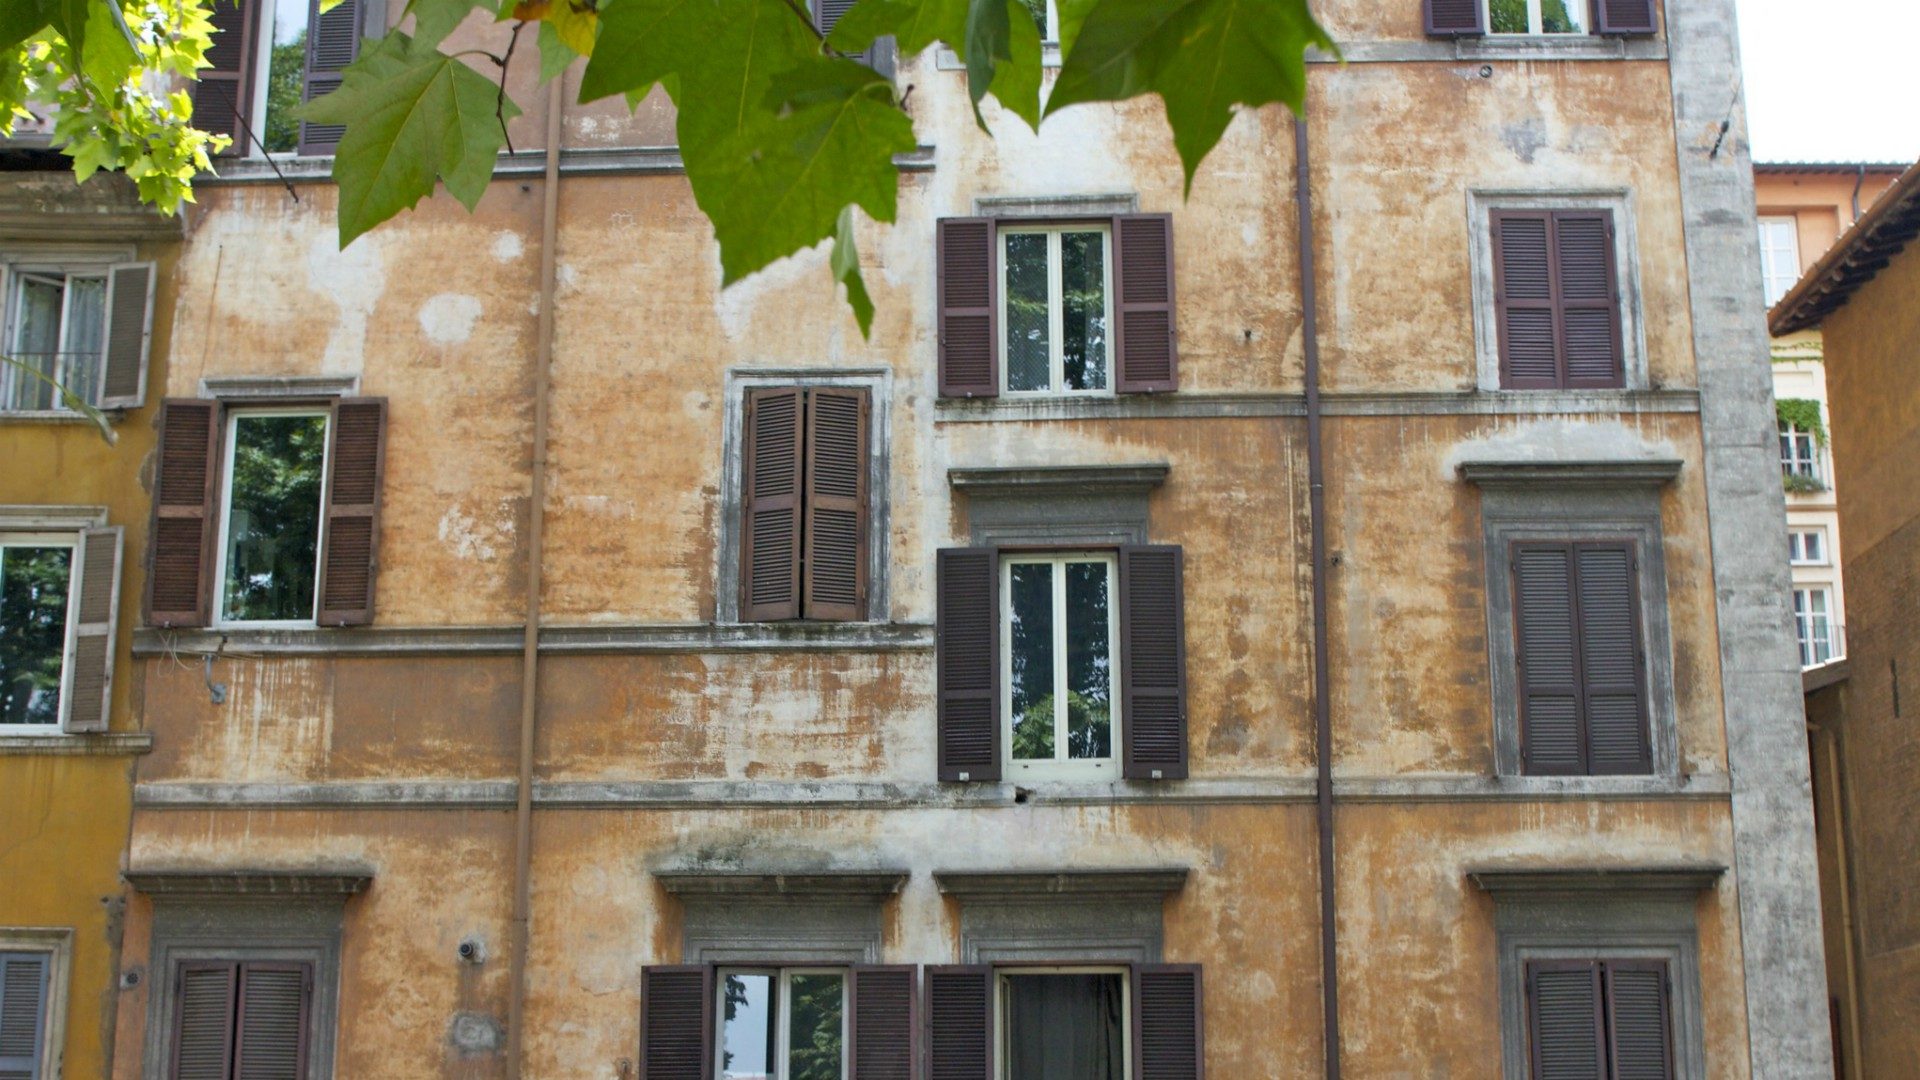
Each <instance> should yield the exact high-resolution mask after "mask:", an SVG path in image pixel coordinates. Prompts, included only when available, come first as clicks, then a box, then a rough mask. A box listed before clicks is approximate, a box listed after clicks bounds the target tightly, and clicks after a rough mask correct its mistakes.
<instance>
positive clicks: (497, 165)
mask: <svg viewBox="0 0 1920 1080" xmlns="http://www.w3.org/2000/svg"><path fill="white" fill-rule="evenodd" d="M893 163H894V165H896V166H897V167H899V168H900V169H901V171H903V172H928V171H931V170H932V169H933V165H934V157H933V147H932V146H929V145H924V144H923V145H921V146H918V147H916V148H915V149H913V150H912V151H910V152H908V153H904V154H895V155H894V157H893ZM275 165H278V166H280V169H279V171H278V172H275V171H274V166H275ZM214 166H215V169H216V170H217V171H216V172H213V173H202V174H201V175H199V176H197V177H195V178H194V183H195V184H196V185H200V186H208V187H217V186H221V185H225V184H275V185H278V184H281V183H284V182H287V181H291V182H294V183H318V184H331V183H333V159H332V158H330V157H324V158H323V157H308V158H290V159H287V160H284V161H282V160H279V159H275V160H274V161H273V162H271V163H269V162H268V161H267V159H265V158H231V159H223V160H220V161H216V162H215V163H214ZM544 168H545V155H544V154H543V153H542V152H541V151H539V150H522V151H520V152H518V153H512V154H509V153H504V152H503V153H501V154H500V155H499V156H497V157H496V158H495V159H494V167H493V178H494V179H495V180H505V179H509V178H517V177H528V176H538V175H540V173H541V172H542V170H543V169H544ZM686 171H687V167H686V163H685V162H684V161H682V160H681V158H680V148H679V147H677V146H624V147H609V148H599V147H591V148H580V149H564V148H563V149H562V150H561V151H560V172H561V175H563V176H583V175H600V176H634V175H654V174H663V173H664V174H675V173H684V172H686Z"/></svg>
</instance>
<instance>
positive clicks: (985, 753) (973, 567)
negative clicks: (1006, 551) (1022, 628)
mask: <svg viewBox="0 0 1920 1080" xmlns="http://www.w3.org/2000/svg"><path fill="white" fill-rule="evenodd" d="M937 562H938V567H937V574H936V578H937V582H936V591H937V594H938V595H937V597H936V600H935V615H934V622H935V633H934V656H935V667H936V668H937V669H938V674H937V675H936V683H937V686H938V693H939V704H938V706H937V709H938V714H939V717H938V724H937V726H938V730H939V742H940V779H942V780H998V779H1000V743H999V738H1000V603H999V595H1000V566H999V556H998V554H997V553H996V552H995V551H994V549H993V548H942V549H941V550H940V552H939V555H938V556H937Z"/></svg>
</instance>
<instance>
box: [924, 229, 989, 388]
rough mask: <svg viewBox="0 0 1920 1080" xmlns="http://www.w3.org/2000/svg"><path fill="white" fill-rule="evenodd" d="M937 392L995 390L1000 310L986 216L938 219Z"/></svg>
mask: <svg viewBox="0 0 1920 1080" xmlns="http://www.w3.org/2000/svg"><path fill="white" fill-rule="evenodd" d="M937 247H938V250H937V259H938V262H939V270H938V273H939V276H940V307H939V318H940V396H941V397H995V396H997V395H998V394H999V393H1000V368H999V365H998V363H997V362H996V357H997V356H998V353H999V341H998V339H999V333H1000V312H999V306H998V302H997V300H996V299H995V298H996V296H997V294H998V291H999V290H998V282H997V281H996V280H995V278H996V276H997V275H996V274H995V272H994V264H995V261H996V260H995V259H994V226H993V219H992V218H941V219H940V225H939V242H938V245H937Z"/></svg>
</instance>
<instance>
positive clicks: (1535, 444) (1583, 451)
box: [1440, 420, 1686, 483]
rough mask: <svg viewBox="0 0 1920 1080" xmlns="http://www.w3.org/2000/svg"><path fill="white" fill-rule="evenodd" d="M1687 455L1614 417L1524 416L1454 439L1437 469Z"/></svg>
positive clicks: (1448, 473) (1447, 474)
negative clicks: (1463, 439) (1479, 463)
mask: <svg viewBox="0 0 1920 1080" xmlns="http://www.w3.org/2000/svg"><path fill="white" fill-rule="evenodd" d="M1685 456H1686V455H1684V454H1682V453H1681V452H1680V450H1679V449H1678V448H1676V447H1675V446H1674V445H1673V444H1672V443H1670V442H1657V443H1656V442H1650V441H1648V440H1647V439H1646V438H1645V437H1644V436H1643V435H1641V434H1640V432H1638V431H1636V430H1634V429H1633V428H1630V427H1628V426H1626V425H1625V424H1622V423H1620V422H1618V421H1604V422H1600V423H1587V422H1579V421H1572V420H1541V421H1524V420H1523V421H1517V422H1515V423H1513V424H1512V425H1511V426H1509V427H1506V428H1504V429H1502V430H1500V431H1497V432H1495V433H1494V434H1492V435H1488V436H1486V437H1485V438H1480V439H1472V440H1469V441H1467V442H1463V443H1459V444H1457V445H1455V446H1454V447H1453V449H1452V450H1450V451H1448V453H1447V455H1446V458H1445V460H1444V461H1442V462H1441V470H1440V472H1441V475H1442V476H1443V477H1444V478H1445V479H1446V481H1447V482H1449V483H1451V482H1453V481H1454V480H1455V479H1456V477H1457V473H1458V469H1459V466H1460V464H1461V463H1462V462H1466V461H1494V462H1521V461H1528V462H1576V461H1581V462H1584V461H1670V460H1672V459H1674V458H1684V457H1685Z"/></svg>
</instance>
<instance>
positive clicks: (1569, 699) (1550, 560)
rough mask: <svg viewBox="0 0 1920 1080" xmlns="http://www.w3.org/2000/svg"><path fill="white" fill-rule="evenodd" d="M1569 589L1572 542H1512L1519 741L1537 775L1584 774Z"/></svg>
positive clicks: (1576, 642)
mask: <svg viewBox="0 0 1920 1080" xmlns="http://www.w3.org/2000/svg"><path fill="white" fill-rule="evenodd" d="M1573 588H1574V570H1573V549H1572V546H1571V545H1568V544H1518V545H1515V547H1514V549H1513V613H1514V623H1515V625H1514V641H1515V643H1516V646H1517V654H1516V656H1515V657H1514V659H1515V661H1516V663H1515V668H1516V670H1517V672H1518V674H1519V683H1520V686H1519V690H1520V693H1519V698H1520V739H1521V748H1522V754H1523V756H1524V758H1525V760H1526V771H1527V772H1529V773H1533V774H1537V775H1559V776H1571V775H1579V774H1581V773H1584V772H1586V764H1587V759H1586V738H1585V735H1584V733H1583V732H1582V731H1581V725H1580V645H1579V640H1578V635H1577V632H1576V628H1575V626H1574V609H1573V603H1574V601H1573Z"/></svg>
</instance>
